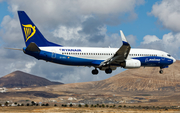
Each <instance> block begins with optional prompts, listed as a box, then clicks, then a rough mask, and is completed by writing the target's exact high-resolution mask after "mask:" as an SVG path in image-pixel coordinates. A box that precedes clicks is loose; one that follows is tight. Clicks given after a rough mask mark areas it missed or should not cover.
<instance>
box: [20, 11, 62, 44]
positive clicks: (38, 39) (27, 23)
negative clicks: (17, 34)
mask: <svg viewBox="0 0 180 113" xmlns="http://www.w3.org/2000/svg"><path fill="white" fill-rule="evenodd" d="M18 16H19V20H20V24H21V28H22V32H23V36H24V41H25V44H26V47H27V46H28V45H29V44H30V43H31V42H33V43H35V44H36V45H37V46H38V47H43V46H61V45H58V44H55V43H52V42H49V41H48V40H46V39H45V38H44V36H43V35H42V34H41V32H40V31H39V30H38V28H37V27H36V26H35V24H34V23H33V22H32V21H31V19H30V18H29V17H28V15H27V14H26V13H25V12H24V11H18Z"/></svg>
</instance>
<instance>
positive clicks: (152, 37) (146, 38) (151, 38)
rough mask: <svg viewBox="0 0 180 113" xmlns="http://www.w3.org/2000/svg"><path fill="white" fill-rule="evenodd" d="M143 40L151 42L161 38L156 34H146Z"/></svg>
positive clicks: (147, 42)
mask: <svg viewBox="0 0 180 113" xmlns="http://www.w3.org/2000/svg"><path fill="white" fill-rule="evenodd" d="M143 40H144V41H143V42H141V43H142V44H149V43H151V42H155V41H159V38H158V37H157V36H155V35H146V36H145V37H144V38H143Z"/></svg>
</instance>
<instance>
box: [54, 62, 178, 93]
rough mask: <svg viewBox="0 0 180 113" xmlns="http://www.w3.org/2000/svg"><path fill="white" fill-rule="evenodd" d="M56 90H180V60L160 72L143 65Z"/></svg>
mask: <svg viewBox="0 0 180 113" xmlns="http://www.w3.org/2000/svg"><path fill="white" fill-rule="evenodd" d="M97 76H98V75H97ZM53 89H54V90H56V91H61V90H63V89H72V90H73V89H82V90H88V91H90V90H99V91H100V90H101V91H102V90H104V91H113V92H121V91H180V61H178V60H177V61H176V62H175V63H174V64H172V65H170V66H169V68H166V69H164V73H163V74H159V68H158V67H146V68H144V67H142V68H139V69H128V70H126V71H124V72H122V73H119V74H117V75H115V76H113V77H110V78H108V79H105V80H102V81H95V82H86V83H73V84H65V85H63V86H61V87H58V86H57V87H54V88H53Z"/></svg>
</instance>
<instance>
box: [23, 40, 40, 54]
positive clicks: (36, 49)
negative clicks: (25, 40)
mask: <svg viewBox="0 0 180 113" xmlns="http://www.w3.org/2000/svg"><path fill="white" fill-rule="evenodd" d="M26 50H27V51H32V52H40V51H41V50H40V49H39V47H38V46H37V45H36V44H35V43H34V42H31V43H30V44H29V45H28V47H27V48H26Z"/></svg>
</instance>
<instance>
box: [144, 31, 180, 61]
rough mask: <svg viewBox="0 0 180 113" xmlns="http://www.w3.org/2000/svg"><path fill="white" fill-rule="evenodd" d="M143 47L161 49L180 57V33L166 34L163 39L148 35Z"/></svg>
mask: <svg viewBox="0 0 180 113" xmlns="http://www.w3.org/2000/svg"><path fill="white" fill-rule="evenodd" d="M143 39H144V42H142V43H141V47H143V48H150V49H159V50H163V51H165V52H168V53H170V54H171V55H172V56H173V57H175V58H177V59H179V57H180V53H179V51H180V44H179V43H180V33H176V34H173V33H172V32H170V33H168V34H164V35H163V37H162V39H159V38H158V37H157V36H155V35H146V36H145V37H144V38H143Z"/></svg>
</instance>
